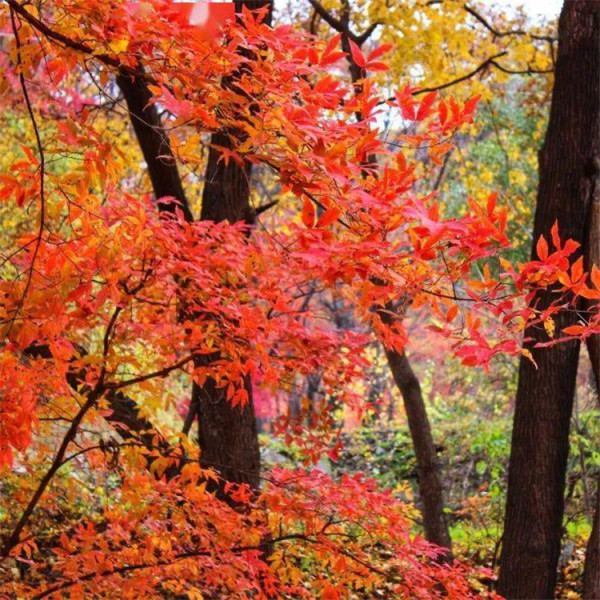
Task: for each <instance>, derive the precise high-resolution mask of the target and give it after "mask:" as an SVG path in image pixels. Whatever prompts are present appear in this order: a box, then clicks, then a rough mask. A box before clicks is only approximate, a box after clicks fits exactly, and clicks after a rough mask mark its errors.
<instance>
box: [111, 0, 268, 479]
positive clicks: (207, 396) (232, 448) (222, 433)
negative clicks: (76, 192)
mask: <svg viewBox="0 0 600 600" xmlns="http://www.w3.org/2000/svg"><path fill="white" fill-rule="evenodd" d="M270 5H271V2H270V1H265V0H260V1H256V0H247V1H245V2H244V1H239V0H238V1H236V3H235V9H236V12H239V11H240V10H241V8H242V6H246V7H247V8H252V9H254V8H261V7H263V6H270ZM269 18H270V15H269ZM118 84H119V87H120V88H121V91H122V93H123V95H124V97H125V100H126V102H127V107H128V109H129V113H130V116H131V121H132V124H133V127H134V130H135V133H136V136H137V138H138V141H139V143H140V147H141V149H142V153H143V155H144V158H145V160H146V163H147V165H148V172H149V175H150V179H151V181H152V186H153V189H154V194H155V196H156V198H157V200H158V199H160V198H163V197H165V196H166V197H173V198H176V199H177V200H178V202H179V205H180V207H181V209H182V210H183V213H184V216H185V218H186V220H188V221H192V220H193V216H192V213H191V211H190V208H189V204H188V202H187V200H186V198H185V192H184V190H183V185H182V182H181V178H180V176H179V172H178V169H177V164H176V160H175V157H174V156H173V153H172V150H171V147H170V145H169V141H168V137H167V135H166V133H165V132H164V129H163V127H162V124H161V122H160V117H159V115H158V112H157V110H156V107H155V106H154V105H150V106H149V105H148V100H149V99H150V97H151V95H150V92H149V90H148V88H147V87H146V85H145V84H144V83H143V81H142V80H141V79H134V78H131V77H128V76H121V77H119V78H118ZM225 84H226V82H225ZM234 134H235V132H219V133H216V134H214V135H213V137H212V140H211V142H212V144H216V145H219V146H222V147H225V148H231V147H232V135H234ZM219 158H220V153H219V152H218V151H216V150H215V149H214V148H212V146H211V148H210V150H209V156H208V164H207V168H206V177H205V186H204V192H203V196H202V214H201V219H208V220H212V221H215V222H218V221H223V220H227V221H229V222H231V223H234V222H236V221H240V220H244V221H246V222H247V223H249V224H251V223H252V221H253V213H252V210H251V207H250V187H249V178H250V174H251V173H250V165H246V166H244V167H243V168H242V167H239V166H238V165H237V164H236V163H235V162H233V161H232V162H230V163H229V165H225V163H224V162H223V161H219ZM175 206H176V205H175V204H173V203H166V202H159V209H160V210H163V211H166V212H173V211H174V210H175ZM215 358H218V357H217V356H215V357H213V359H215ZM205 360H206V359H205ZM198 364H199V365H200V363H198ZM203 364H206V363H205V362H204V363H203ZM245 386H246V390H247V392H248V396H249V402H248V404H247V405H246V406H245V407H244V408H239V407H232V406H231V405H230V403H229V402H228V401H227V400H226V398H225V395H224V393H223V391H222V390H220V389H217V387H216V385H215V382H214V381H212V380H208V381H207V382H206V383H205V384H204V385H203V386H198V385H196V384H193V389H192V401H191V413H190V415H189V418H188V419H186V424H185V428H186V429H189V427H190V425H191V421H192V420H193V418H194V416H198V420H199V425H198V429H199V436H198V439H199V444H200V450H201V462H202V465H203V466H205V467H212V468H215V469H216V470H218V471H219V472H220V474H221V475H222V476H223V478H224V479H226V480H228V481H235V482H245V483H249V484H250V485H252V486H253V487H254V488H258V484H259V473H260V454H259V446H258V436H257V427H256V417H255V411H254V405H253V401H252V388H251V383H250V381H249V380H247V381H246V382H245ZM123 406H125V407H126V408H127V407H129V405H122V406H120V408H123ZM129 408H130V409H131V410H129V412H128V414H127V415H125V416H123V418H122V420H123V423H124V424H126V425H128V424H129V423H128V422H129V421H131V419H132V418H134V417H136V416H137V410H135V409H136V407H135V406H133V407H129Z"/></svg>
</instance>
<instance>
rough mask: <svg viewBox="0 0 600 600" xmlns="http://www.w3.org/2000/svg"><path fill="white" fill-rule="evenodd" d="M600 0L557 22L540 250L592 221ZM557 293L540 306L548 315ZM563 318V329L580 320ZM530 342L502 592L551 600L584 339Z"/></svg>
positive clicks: (543, 155)
mask: <svg viewBox="0 0 600 600" xmlns="http://www.w3.org/2000/svg"><path fill="white" fill-rule="evenodd" d="M599 9H600V2H599V1H598V0H590V1H586V2H565V4H564V6H563V9H562V13H561V16H560V20H559V50H558V58H557V64H556V71H555V83H554V93H553V98H552V106H551V109H550V120H549V123H548V130H547V133H546V139H545V142H544V146H543V148H542V150H541V152H540V157H539V158H540V160H539V162H540V166H539V173H540V182H539V189H538V198H537V206H536V213H535V221H534V231H533V239H534V247H533V251H532V255H533V256H534V257H535V242H536V241H537V239H538V238H539V236H540V235H542V234H544V235H546V237H548V233H549V231H550V229H551V227H552V225H553V224H554V222H555V221H556V220H558V223H559V226H560V233H561V237H562V239H567V238H572V239H574V240H577V241H579V242H581V243H583V242H584V241H585V240H584V238H585V221H586V215H587V211H588V208H589V204H590V199H591V194H592V192H593V187H594V180H596V179H597V176H598V174H597V168H596V167H595V165H597V161H598V157H599V156H600V148H599V144H600V137H599V136H598V131H599V127H600V122H599V116H598V110H599V107H600V83H599V65H600V56H599V51H598V40H599V39H600V38H599V35H600V27H599V13H600V10H599ZM552 296H553V294H552V290H547V291H545V292H544V293H540V294H539V295H538V296H537V298H536V299H535V301H536V302H537V305H538V306H539V307H541V308H543V307H545V306H547V305H548V304H549V303H550V302H551V300H552ZM576 320H577V315H576V314H574V313H573V312H563V313H561V314H559V315H557V317H556V318H555V321H556V326H557V330H558V331H560V330H562V329H563V328H564V327H566V326H568V325H572V324H574V323H575V322H576ZM527 335H530V336H532V337H533V338H534V341H533V342H530V343H528V344H527V348H528V349H529V350H530V351H531V352H532V354H533V357H534V359H535V361H536V362H537V365H538V368H537V369H536V368H535V366H534V365H533V364H532V363H531V362H530V361H529V360H528V359H526V358H525V357H523V358H522V359H521V363H520V368H519V385H518V390H517V397H516V403H515V415H514V427H513V435H512V446H511V457H510V464H509V475H508V494H507V503H506V518H505V530H504V537H503V551H502V556H501V561H500V576H499V582H498V592H499V593H500V594H501V595H503V596H505V597H506V598H527V599H531V598H536V599H540V598H553V596H554V588H555V584H556V569H557V563H558V557H559V553H560V539H561V528H562V518H563V512H564V488H565V472H566V464H567V457H568V452H569V423H570V418H571V412H572V406H573V394H574V390H575V379H576V374H577V362H578V356H579V347H580V344H579V342H576V341H572V342H568V343H561V344H558V345H556V346H553V347H551V348H545V349H538V350H536V349H534V348H533V345H534V344H535V341H536V340H544V339H547V338H546V337H545V333H544V332H543V330H541V328H530V329H529V330H528V331H527Z"/></svg>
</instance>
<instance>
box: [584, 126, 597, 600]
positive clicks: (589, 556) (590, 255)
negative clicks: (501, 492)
mask: <svg viewBox="0 0 600 600" xmlns="http://www.w3.org/2000/svg"><path fill="white" fill-rule="evenodd" d="M599 133H600V132H599ZM597 167H600V164H599V165H597ZM588 213H589V218H588V223H587V227H588V234H587V244H586V248H585V253H586V261H585V263H586V265H585V267H586V271H588V272H589V271H591V269H592V266H593V265H596V267H598V268H599V269H600V181H599V177H598V176H597V177H596V182H595V187H594V192H593V198H592V203H591V205H590V208H589V211H588ZM587 349H588V354H589V356H590V361H591V363H592V371H593V373H594V383H595V386H596V394H597V396H598V402H599V405H600V336H598V335H593V336H590V337H589V338H588V339H587ZM582 597H583V599H584V600H598V598H600V477H598V489H597V490H596V508H595V512H594V521H593V523H592V532H591V533H590V539H589V540H588V544H587V548H586V553H585V566H584V570H583V596H582Z"/></svg>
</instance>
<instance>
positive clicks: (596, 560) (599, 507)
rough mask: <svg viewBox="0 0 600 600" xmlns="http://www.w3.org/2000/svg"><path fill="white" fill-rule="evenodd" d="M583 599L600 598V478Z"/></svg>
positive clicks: (588, 546)
mask: <svg viewBox="0 0 600 600" xmlns="http://www.w3.org/2000/svg"><path fill="white" fill-rule="evenodd" d="M582 598H583V600H598V598H600V480H599V486H598V490H597V492H596V509H595V513H594V523H593V525H592V533H591V534H590V539H589V541H588V545H587V549H586V552H585V567H584V571H583V595H582Z"/></svg>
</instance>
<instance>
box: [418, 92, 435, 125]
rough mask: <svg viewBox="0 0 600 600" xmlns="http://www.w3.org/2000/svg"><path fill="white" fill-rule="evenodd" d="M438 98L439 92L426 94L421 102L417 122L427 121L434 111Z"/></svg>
mask: <svg viewBox="0 0 600 600" xmlns="http://www.w3.org/2000/svg"><path fill="white" fill-rule="evenodd" d="M436 98H437V92H429V93H428V94H425V97H424V98H423V100H421V104H420V105H419V110H418V111H417V116H416V119H415V120H416V121H422V120H423V119H426V118H427V117H428V116H429V115H430V114H431V113H432V112H433V111H432V108H431V107H432V106H433V103H434V102H435V99H436Z"/></svg>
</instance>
